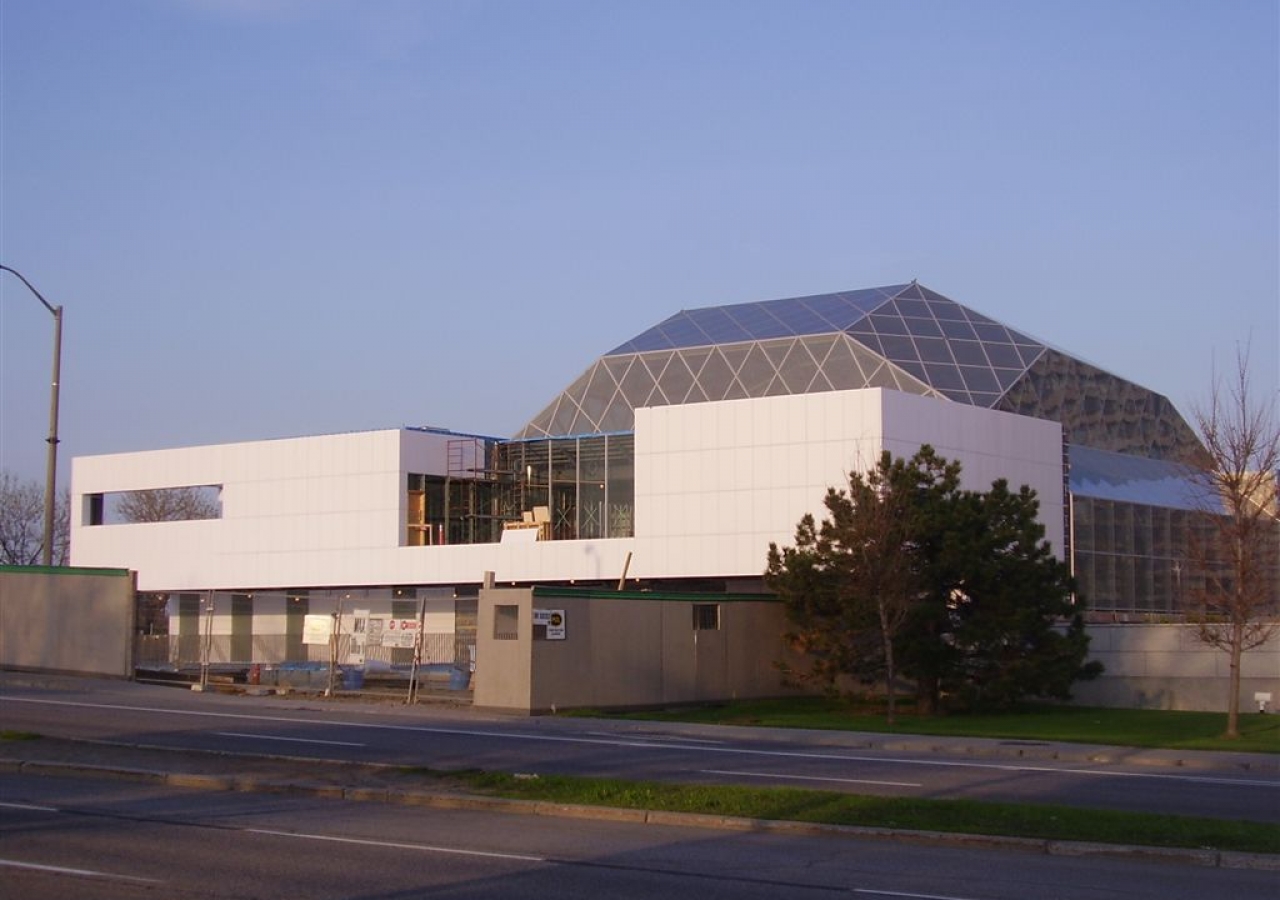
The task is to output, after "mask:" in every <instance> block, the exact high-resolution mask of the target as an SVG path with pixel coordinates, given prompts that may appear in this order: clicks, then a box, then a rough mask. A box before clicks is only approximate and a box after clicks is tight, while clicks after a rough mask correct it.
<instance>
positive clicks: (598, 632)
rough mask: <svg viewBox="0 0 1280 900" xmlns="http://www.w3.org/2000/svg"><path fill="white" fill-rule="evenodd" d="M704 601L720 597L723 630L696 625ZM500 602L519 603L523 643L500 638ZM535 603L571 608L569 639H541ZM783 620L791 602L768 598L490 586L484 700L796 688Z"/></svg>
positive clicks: (545, 703) (687, 695)
mask: <svg viewBox="0 0 1280 900" xmlns="http://www.w3.org/2000/svg"><path fill="white" fill-rule="evenodd" d="M686 596H687V595H686ZM695 603H719V605H720V627H719V628H718V629H701V630H695V629H694V627H693V606H694V605H695ZM498 605H509V606H510V605H515V606H517V607H518V617H519V631H518V636H517V638H516V639H514V640H497V639H495V638H494V631H493V629H494V621H495V613H494V610H495V608H496V607H497V606H498ZM535 609H556V610H563V611H564V616H565V629H566V631H565V638H564V640H546V639H535V638H534V637H533V631H534V628H533V612H534V610H535ZM784 627H785V621H784V611H783V607H782V605H781V604H780V603H776V602H770V601H767V600H759V601H756V600H744V599H725V598H722V597H717V596H716V595H708V596H707V597H705V598H698V599H696V600H692V599H670V598H666V597H663V595H660V594H654V595H645V594H636V593H619V594H617V595H616V596H614V595H612V594H610V593H609V592H599V593H596V594H594V595H592V596H589V597H588V596H583V595H581V593H579V594H577V595H575V594H574V592H572V591H568V592H565V594H564V595H563V596H558V595H557V596H552V595H548V594H547V593H546V592H544V591H539V592H538V594H537V596H534V593H533V592H532V591H530V590H529V589H491V590H486V591H483V592H482V593H481V595H480V608H479V629H478V633H477V641H476V644H477V649H476V658H477V662H476V676H475V683H474V688H475V695H474V697H475V704H476V705H477V706H482V707H489V708H496V709H509V710H518V711H522V712H546V711H550V710H553V709H572V708H575V707H586V706H591V707H638V706H656V705H662V704H678V703H692V702H700V701H715V700H728V699H735V698H746V697H776V696H780V695H784V694H788V693H794V691H792V690H789V689H787V688H786V687H784V686H783V684H782V680H781V678H780V676H779V673H778V671H777V669H776V668H775V667H774V661H775V660H778V659H782V658H784V657H787V656H788V655H789V651H788V649H787V648H786V647H785V645H784V643H783V641H782V637H781V635H782V633H783V630H784Z"/></svg>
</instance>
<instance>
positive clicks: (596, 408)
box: [579, 362, 618, 422]
mask: <svg viewBox="0 0 1280 900" xmlns="http://www.w3.org/2000/svg"><path fill="white" fill-rule="evenodd" d="M617 392H618V386H617V385H616V384H615V383H614V381H613V377H612V376H611V375H610V374H609V371H608V369H607V367H605V366H604V365H603V364H601V363H598V362H597V363H596V365H595V368H594V369H593V370H592V372H591V383H590V386H589V387H588V388H587V391H586V393H585V394H584V395H583V397H582V400H581V402H580V403H579V405H580V406H581V407H582V411H583V412H584V413H586V415H587V417H588V418H589V419H591V421H592V422H599V421H600V417H601V416H603V415H604V411H605V410H606V409H608V408H609V402H610V401H611V400H613V395H614V394H616V393H617Z"/></svg>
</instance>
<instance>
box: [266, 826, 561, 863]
mask: <svg viewBox="0 0 1280 900" xmlns="http://www.w3.org/2000/svg"><path fill="white" fill-rule="evenodd" d="M244 831H245V832H246V833H248V834H265V835H271V836H273V837H285V838H298V839H299V840H305V841H330V842H332V843H335V844H355V845H357V846H362V847H390V848H391V849H393V850H421V851H422V852H424V853H451V854H454V855H457V856H482V857H486V858H489V859H507V860H514V861H516V862H537V863H541V862H548V861H549V860H548V859H547V858H546V857H544V856H525V855H523V854H520V853H495V852H492V851H487V850H463V849H460V848H458V847H434V846H432V845H430V844H401V843H397V842H395V841H373V840H365V839H363V838H345V837H334V836H332V835H328V834H306V833H304V832H299V831H273V830H271V829H269V828H246V829H244Z"/></svg>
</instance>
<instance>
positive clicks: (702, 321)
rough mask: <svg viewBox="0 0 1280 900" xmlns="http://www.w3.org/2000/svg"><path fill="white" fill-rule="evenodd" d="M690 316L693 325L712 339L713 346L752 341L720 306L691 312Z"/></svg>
mask: <svg viewBox="0 0 1280 900" xmlns="http://www.w3.org/2000/svg"><path fill="white" fill-rule="evenodd" d="M688 315H689V318H690V319H691V320H692V321H693V323H694V324H695V325H697V326H698V328H699V329H701V330H702V332H703V333H704V334H706V336H707V337H708V338H710V343H712V344H731V343H736V342H738V341H749V340H751V335H749V334H747V332H746V331H744V330H743V328H742V326H740V325H739V324H738V323H737V322H735V321H733V319H731V318H729V314H728V313H727V312H725V311H724V309H723V308H721V307H719V306H709V307H707V308H705V309H694V310H690V311H689V313H688Z"/></svg>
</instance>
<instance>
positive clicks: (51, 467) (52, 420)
mask: <svg viewBox="0 0 1280 900" xmlns="http://www.w3.org/2000/svg"><path fill="white" fill-rule="evenodd" d="M0 270H3V271H5V272H8V273H10V274H11V275H15V276H16V277H17V279H18V280H19V281H21V282H22V283H23V284H25V285H26V286H27V290H29V291H31V293H33V294H35V295H36V299H37V300H39V301H40V302H41V303H42V304H44V308H45V309H47V310H49V314H50V315H52V316H53V380H52V387H51V389H50V397H49V437H48V439H47V440H48V442H49V457H48V463H47V464H46V466H45V473H44V545H43V546H42V547H41V550H40V561H41V562H42V563H43V564H44V565H46V566H51V565H53V507H54V502H55V500H56V498H57V491H56V487H57V479H58V387H59V382H60V381H61V375H62V307H61V306H54V305H53V304H52V303H50V302H49V301H48V300H46V299H44V296H43V295H42V294H41V293H40V292H39V291H37V290H36V289H35V286H34V285H33V284H32V283H31V282H29V281H27V279H26V278H24V277H23V275H22V273H21V272H19V271H18V270H17V269H11V268H9V267H8V266H6V265H4V264H3V263H0Z"/></svg>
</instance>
